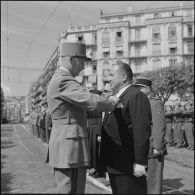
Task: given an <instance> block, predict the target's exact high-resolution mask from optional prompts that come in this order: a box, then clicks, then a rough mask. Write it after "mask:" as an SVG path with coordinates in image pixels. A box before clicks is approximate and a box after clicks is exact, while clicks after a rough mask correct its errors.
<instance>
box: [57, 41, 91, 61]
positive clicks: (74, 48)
mask: <svg viewBox="0 0 195 195" xmlns="http://www.w3.org/2000/svg"><path fill="white" fill-rule="evenodd" d="M59 47H60V48H59V49H60V57H67V56H69V57H71V56H78V57H83V58H85V59H86V60H91V58H88V57H87V56H86V45H85V44H83V43H73V42H60V46H59Z"/></svg>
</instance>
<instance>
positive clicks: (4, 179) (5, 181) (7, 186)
mask: <svg viewBox="0 0 195 195" xmlns="http://www.w3.org/2000/svg"><path fill="white" fill-rule="evenodd" d="M4 158H7V155H5V154H1V193H7V192H9V191H11V190H12V188H11V181H12V179H13V176H12V174H11V173H3V172H2V169H3V168H4V164H5V162H3V159H4Z"/></svg>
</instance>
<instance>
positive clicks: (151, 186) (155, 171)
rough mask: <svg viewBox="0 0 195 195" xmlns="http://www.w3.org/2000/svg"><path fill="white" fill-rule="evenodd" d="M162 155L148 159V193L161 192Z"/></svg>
mask: <svg viewBox="0 0 195 195" xmlns="http://www.w3.org/2000/svg"><path fill="white" fill-rule="evenodd" d="M163 167H164V156H163V155H160V156H158V157H157V158H150V159H149V160H148V171H147V174H148V175H147V188H148V194H162V180H163Z"/></svg>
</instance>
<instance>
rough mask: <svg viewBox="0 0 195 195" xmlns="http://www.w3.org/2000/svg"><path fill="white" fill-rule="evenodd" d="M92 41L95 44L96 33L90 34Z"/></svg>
mask: <svg viewBox="0 0 195 195" xmlns="http://www.w3.org/2000/svg"><path fill="white" fill-rule="evenodd" d="M92 43H93V44H97V35H96V33H93V34H92Z"/></svg>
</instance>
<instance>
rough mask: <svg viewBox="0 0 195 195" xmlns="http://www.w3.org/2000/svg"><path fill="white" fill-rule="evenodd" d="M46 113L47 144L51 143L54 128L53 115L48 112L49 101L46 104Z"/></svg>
mask: <svg viewBox="0 0 195 195" xmlns="http://www.w3.org/2000/svg"><path fill="white" fill-rule="evenodd" d="M45 106H46V107H45V111H46V116H45V135H46V142H47V143H49V137H50V133H51V127H52V119H51V114H50V113H49V111H48V104H47V101H46V103H45Z"/></svg>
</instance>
